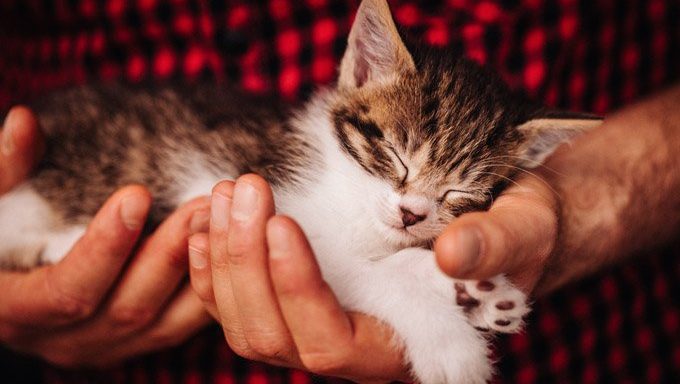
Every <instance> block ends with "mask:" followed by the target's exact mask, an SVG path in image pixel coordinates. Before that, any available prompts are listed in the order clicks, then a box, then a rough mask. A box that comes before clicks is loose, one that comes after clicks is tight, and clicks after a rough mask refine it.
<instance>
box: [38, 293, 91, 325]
mask: <svg viewBox="0 0 680 384" xmlns="http://www.w3.org/2000/svg"><path fill="white" fill-rule="evenodd" d="M47 292H48V295H49V300H50V303H51V305H52V312H54V314H55V315H56V316H57V317H61V318H65V319H68V320H71V321H78V320H83V319H86V318H88V317H90V316H92V314H93V313H94V311H95V310H96V307H97V306H96V304H94V303H91V302H89V301H87V300H84V299H82V298H79V297H76V296H74V295H73V294H70V293H67V292H66V291H64V290H63V289H60V288H57V286H52V287H48V290H47Z"/></svg>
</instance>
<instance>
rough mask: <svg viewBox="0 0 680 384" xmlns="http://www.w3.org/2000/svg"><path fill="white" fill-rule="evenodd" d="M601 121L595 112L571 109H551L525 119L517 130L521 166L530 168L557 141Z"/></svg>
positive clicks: (570, 137)
mask: <svg viewBox="0 0 680 384" xmlns="http://www.w3.org/2000/svg"><path fill="white" fill-rule="evenodd" d="M600 124H602V118H601V117H599V116H595V115H589V114H583V113H571V112H552V113H548V114H545V115H544V116H543V117H537V118H534V119H532V120H529V121H527V122H526V123H523V124H521V125H519V126H517V129H518V130H519V131H520V133H522V135H524V137H525V141H524V143H523V144H522V145H521V146H520V152H519V156H520V157H522V159H523V161H522V166H524V167H527V168H534V167H537V166H539V165H540V164H542V163H543V162H544V161H545V160H546V158H548V156H550V155H551V154H552V153H553V152H554V151H555V150H556V149H557V147H559V146H560V144H562V143H564V142H567V141H569V140H571V139H573V138H575V137H576V136H578V135H580V134H582V133H584V132H586V131H588V130H590V129H592V128H595V127H597V126H599V125H600Z"/></svg>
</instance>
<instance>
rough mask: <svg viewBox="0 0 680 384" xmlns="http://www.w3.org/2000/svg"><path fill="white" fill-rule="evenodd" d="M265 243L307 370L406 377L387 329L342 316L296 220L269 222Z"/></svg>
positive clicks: (367, 319)
mask: <svg viewBox="0 0 680 384" xmlns="http://www.w3.org/2000/svg"><path fill="white" fill-rule="evenodd" d="M267 239H268V245H269V264H270V268H271V276H272V282H273V284H274V289H275V291H276V295H277V298H278V301H279V305H280V307H281V311H282V313H283V316H284V318H285V321H286V324H287V325H288V328H289V329H290V333H291V335H292V337H293V339H294V341H295V345H296V347H297V350H298V353H299V357H300V360H301V362H302V364H303V365H304V366H305V367H306V368H307V369H310V370H312V371H313V372H316V373H320V374H330V375H338V376H343V377H346V378H350V379H351V378H362V379H363V380H367V379H370V380H378V379H392V380H393V379H395V378H407V377H408V376H407V373H406V369H405V368H404V367H403V363H402V361H403V360H402V356H401V353H400V351H399V350H397V349H395V348H393V344H392V340H393V335H392V333H391V332H390V330H389V329H388V328H387V327H385V326H383V325H381V324H380V323H379V322H378V321H377V320H375V319H372V318H370V317H368V316H364V315H360V314H349V315H347V314H346V313H345V312H344V310H343V309H342V307H341V306H340V304H339V302H338V300H337V299H336V297H335V295H334V294H333V292H332V291H331V289H330V288H329V287H328V285H327V284H326V283H325V282H324V281H323V278H322V276H321V271H320V269H319V266H318V265H317V263H316V260H315V259H314V255H313V252H312V250H311V248H310V246H309V243H308V242H307V240H306V238H305V236H304V234H303V233H302V230H301V229H300V228H299V227H298V226H297V224H295V222H293V221H292V220H291V219H288V218H286V217H281V216H277V217H274V218H272V219H271V220H270V221H269V223H268V224H267ZM310 319H313V321H311V320H310ZM368 357H370V359H369V358H368Z"/></svg>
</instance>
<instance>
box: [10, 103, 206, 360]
mask: <svg viewBox="0 0 680 384" xmlns="http://www.w3.org/2000/svg"><path fill="white" fill-rule="evenodd" d="M8 134H11V135H12V136H13V139H14V142H13V143H12V145H10V146H4V145H3V147H2V148H3V151H2V156H3V157H2V159H1V161H0V175H2V177H0V180H1V184H0V186H1V187H2V190H3V191H7V190H9V189H10V188H11V187H12V186H13V185H15V184H17V183H19V182H20V181H21V180H22V178H23V177H24V176H25V175H26V174H28V173H29V171H30V169H31V165H32V164H33V163H34V161H35V159H36V157H35V156H34V154H36V153H38V152H36V151H35V149H36V148H40V145H41V144H39V143H38V142H36V140H39V138H40V136H39V134H38V129H37V127H36V124H35V118H34V117H33V115H32V114H31V112H30V111H29V110H27V109H25V108H20V109H13V110H12V112H11V113H10V115H9V117H8V119H7V122H6V124H5V129H4V130H3V131H2V137H0V140H3V141H4V140H5V139H6V135H8ZM8 148H9V149H10V151H6V149H8ZM150 205H151V197H150V196H149V193H148V192H147V191H146V190H145V189H144V188H142V187H139V186H130V187H126V188H123V189H121V190H119V191H117V192H116V193H115V194H113V196H111V197H110V198H109V199H108V201H107V202H106V203H105V204H104V205H103V207H102V208H101V209H100V211H99V212H98V213H97V215H96V216H95V218H94V219H93V220H92V222H91V223H90V224H89V226H88V228H87V231H86V233H85V234H84V235H83V237H82V238H81V239H79V240H78V242H77V243H76V244H75V245H74V247H73V248H72V249H71V250H70V252H69V253H68V254H67V255H66V257H65V258H64V259H63V260H62V261H61V262H59V263H57V264H55V265H51V266H44V267H39V268H35V269H32V270H30V271H27V272H7V271H3V272H0V290H1V291H2V300H0V341H1V342H2V343H3V344H5V345H7V346H8V347H9V348H11V349H14V350H17V351H21V352H24V353H27V354H30V355H34V356H38V357H41V358H43V359H45V360H47V361H49V362H51V363H54V364H56V365H59V366H63V367H75V366H106V365H111V364H114V363H117V362H120V361H122V360H124V359H127V358H129V357H132V356H136V355H139V354H141V353H145V352H149V351H152V350H158V349H162V348H165V347H167V346H171V345H174V344H177V343H179V342H181V341H183V340H185V339H186V338H188V337H189V336H190V335H192V334H193V333H194V332H196V331H197V330H198V329H200V328H202V327H203V326H205V325H206V324H208V323H209V322H210V318H209V315H208V314H207V313H205V311H204V310H203V306H202V303H201V301H200V300H199V299H198V297H197V296H195V294H194V293H193V290H191V289H190V287H189V286H188V284H187V283H185V282H184V278H185V276H186V272H187V271H186V269H187V264H188V263H187V262H186V249H187V239H188V237H189V236H190V234H191V233H192V232H195V231H197V228H198V229H200V228H201V227H202V226H207V222H208V209H209V199H208V198H198V199H195V200H193V201H191V202H189V203H187V204H185V205H184V206H182V207H180V208H179V209H178V210H177V211H176V212H174V213H173V214H172V215H171V216H170V217H168V219H167V220H165V221H164V222H163V223H162V224H161V225H160V226H159V227H158V229H157V230H156V231H155V232H154V233H153V234H152V235H151V236H149V237H148V238H146V239H144V240H143V241H141V242H140V241H139V236H140V233H141V231H142V227H143V225H144V223H145V221H146V216H147V214H148V211H149V208H150Z"/></svg>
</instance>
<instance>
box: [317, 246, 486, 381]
mask: <svg viewBox="0 0 680 384" xmlns="http://www.w3.org/2000/svg"><path fill="white" fill-rule="evenodd" d="M334 272H335V273H331V275H334V276H335V277H336V278H338V280H336V281H335V282H334V281H333V280H335V279H329V283H330V285H331V287H332V288H333V290H334V291H336V293H338V297H339V298H340V300H341V302H342V304H343V305H344V306H345V307H346V308H348V309H350V310H356V311H360V312H363V313H367V314H370V315H373V316H376V317H377V318H379V319H381V320H383V321H385V322H386V323H387V324H389V325H390V326H391V327H392V328H393V329H394V331H395V333H396V335H397V337H398V338H399V339H400V341H401V344H402V345H403V348H404V351H405V357H406V358H407V359H408V361H409V363H410V365H411V368H412V371H413V373H414V375H415V376H416V377H417V378H418V380H419V381H420V382H422V383H425V384H430V383H436V384H439V383H485V382H486V381H487V380H489V379H490V377H491V364H490V362H489V359H488V356H487V345H486V340H485V339H484V337H483V336H482V335H481V334H480V332H478V331H477V330H475V329H474V328H473V327H472V326H471V325H470V324H469V322H468V320H467V318H466V316H465V314H464V313H463V311H462V309H461V308H460V307H458V306H457V305H455V303H454V290H453V280H451V279H450V278H448V277H446V276H445V275H444V274H443V273H442V272H440V271H439V269H438V268H437V265H436V262H435V258H434V254H433V253H432V252H431V251H427V250H424V249H416V248H410V249H406V250H402V251H400V252H398V253H396V254H394V255H392V256H389V257H387V258H385V259H382V260H380V261H374V262H369V261H366V262H365V263H364V264H363V265H362V266H361V267H360V268H358V267H357V266H354V269H351V270H346V271H337V270H336V271H334ZM338 272H340V273H338Z"/></svg>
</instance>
